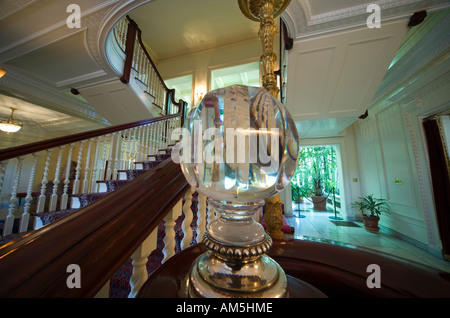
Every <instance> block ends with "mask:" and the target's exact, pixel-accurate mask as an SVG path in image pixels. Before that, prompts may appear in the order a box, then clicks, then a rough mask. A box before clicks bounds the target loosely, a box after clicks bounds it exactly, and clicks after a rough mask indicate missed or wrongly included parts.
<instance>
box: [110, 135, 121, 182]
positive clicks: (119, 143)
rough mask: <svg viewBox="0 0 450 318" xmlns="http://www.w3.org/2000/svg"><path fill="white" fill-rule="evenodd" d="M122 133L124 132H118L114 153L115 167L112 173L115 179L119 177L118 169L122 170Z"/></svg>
mask: <svg viewBox="0 0 450 318" xmlns="http://www.w3.org/2000/svg"><path fill="white" fill-rule="evenodd" d="M121 135H122V132H121V131H119V132H118V133H117V137H116V143H115V147H116V151H115V155H114V164H113V167H114V169H113V173H112V179H113V180H117V179H118V177H119V171H118V170H120V158H119V148H120V146H121V145H122V143H121V141H122V137H121Z"/></svg>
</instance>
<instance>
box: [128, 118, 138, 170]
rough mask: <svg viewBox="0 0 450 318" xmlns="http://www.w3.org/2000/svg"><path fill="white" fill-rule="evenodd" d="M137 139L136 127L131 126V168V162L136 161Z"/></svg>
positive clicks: (131, 167)
mask: <svg viewBox="0 0 450 318" xmlns="http://www.w3.org/2000/svg"><path fill="white" fill-rule="evenodd" d="M136 139H137V127H134V128H133V145H132V148H131V158H130V163H131V165H130V169H133V165H132V163H133V162H136V141H137V140H136Z"/></svg>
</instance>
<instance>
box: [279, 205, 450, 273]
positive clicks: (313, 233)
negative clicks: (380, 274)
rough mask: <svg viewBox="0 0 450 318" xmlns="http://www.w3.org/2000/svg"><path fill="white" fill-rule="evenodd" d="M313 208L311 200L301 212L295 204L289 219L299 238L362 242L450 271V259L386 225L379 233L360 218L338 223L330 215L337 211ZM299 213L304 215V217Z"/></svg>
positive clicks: (379, 249) (371, 247)
mask: <svg viewBox="0 0 450 318" xmlns="http://www.w3.org/2000/svg"><path fill="white" fill-rule="evenodd" d="M311 208H312V206H311V207H309V206H308V204H306V205H303V206H300V213H299V211H298V210H297V206H295V209H294V206H293V217H287V218H286V221H287V223H288V224H289V225H290V226H292V227H294V228H295V233H294V236H295V238H299V239H313V240H314V239H325V240H333V241H337V242H342V243H347V244H351V245H355V246H362V247H365V248H370V249H374V250H378V251H382V252H385V253H389V254H394V255H396V256H399V257H403V258H406V259H409V260H413V261H416V262H419V263H423V264H425V265H428V266H431V267H434V268H438V269H441V270H444V271H447V272H450V262H449V261H446V260H444V259H442V258H440V257H437V256H435V255H433V254H430V253H429V252H427V251H425V250H424V249H422V248H420V247H417V246H415V245H413V244H411V243H409V242H407V241H405V240H403V239H401V238H399V237H397V236H395V235H393V234H390V233H389V231H387V230H384V229H383V228H381V230H380V231H379V232H378V233H372V232H369V231H367V230H366V229H364V225H363V223H362V222H358V221H352V223H353V225H356V226H338V225H336V224H335V222H333V221H335V220H333V219H331V218H330V216H334V215H335V214H334V212H322V211H311V210H312V209H311ZM299 215H301V216H304V217H302V218H300V217H299ZM338 216H339V214H338ZM344 221H345V220H344Z"/></svg>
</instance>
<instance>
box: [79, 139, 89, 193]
mask: <svg viewBox="0 0 450 318" xmlns="http://www.w3.org/2000/svg"><path fill="white" fill-rule="evenodd" d="M91 149H92V139H89V144H88V152H87V156H86V163H85V165H84V179H83V189H82V190H81V193H87V192H89V170H90V168H89V167H90V166H91Z"/></svg>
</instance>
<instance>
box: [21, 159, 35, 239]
mask: <svg viewBox="0 0 450 318" xmlns="http://www.w3.org/2000/svg"><path fill="white" fill-rule="evenodd" d="M33 158H34V161H33V166H32V167H31V172H30V180H29V182H28V190H27V196H26V197H25V206H24V208H23V213H22V218H21V219H20V228H19V232H20V233H23V232H27V231H28V224H29V223H30V206H31V200H32V199H33V197H32V195H31V194H32V192H33V184H34V177H35V175H36V165H37V160H38V158H39V155H38V154H36V153H33Z"/></svg>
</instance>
